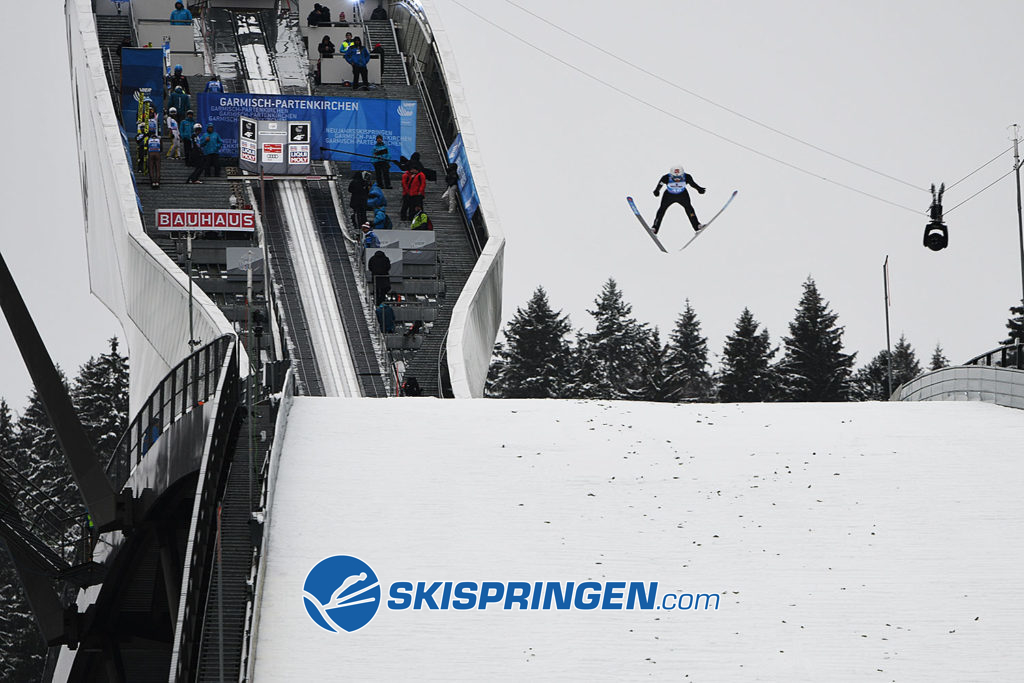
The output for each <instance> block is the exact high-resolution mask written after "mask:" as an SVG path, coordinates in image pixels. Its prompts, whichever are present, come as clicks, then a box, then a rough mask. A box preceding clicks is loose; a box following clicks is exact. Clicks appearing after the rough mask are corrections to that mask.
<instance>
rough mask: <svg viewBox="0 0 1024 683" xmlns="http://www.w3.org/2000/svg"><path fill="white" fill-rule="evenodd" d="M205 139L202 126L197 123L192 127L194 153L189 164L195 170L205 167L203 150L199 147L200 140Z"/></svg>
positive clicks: (189, 158) (188, 161) (189, 159)
mask: <svg viewBox="0 0 1024 683" xmlns="http://www.w3.org/2000/svg"><path fill="white" fill-rule="evenodd" d="M201 137H203V126H202V124H199V123H196V124H193V126H192V151H191V153H190V154H189V156H188V160H187V163H188V165H189V166H192V167H193V168H199V167H201V166H202V165H203V148H202V147H200V146H199V138H201Z"/></svg>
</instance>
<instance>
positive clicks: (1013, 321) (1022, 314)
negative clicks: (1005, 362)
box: [999, 304, 1024, 346]
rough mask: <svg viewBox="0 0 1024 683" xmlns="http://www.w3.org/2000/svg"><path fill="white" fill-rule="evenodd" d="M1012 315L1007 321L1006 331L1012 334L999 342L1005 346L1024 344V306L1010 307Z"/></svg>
mask: <svg viewBox="0 0 1024 683" xmlns="http://www.w3.org/2000/svg"><path fill="white" fill-rule="evenodd" d="M1010 313H1011V317H1010V319H1009V320H1007V321H1006V329H1007V330H1009V331H1010V334H1009V336H1007V337H1006V338H1005V339H1003V340H1002V341H1001V342H999V343H1000V344H1002V345H1003V346H1006V345H1007V344H1018V343H1024V306H1021V305H1020V304H1018V305H1016V306H1010Z"/></svg>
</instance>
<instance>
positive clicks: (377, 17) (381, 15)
mask: <svg viewBox="0 0 1024 683" xmlns="http://www.w3.org/2000/svg"><path fill="white" fill-rule="evenodd" d="M387 18H388V11H387V10H386V9H384V6H383V5H381V4H378V5H377V9H375V10H373V11H372V12H370V20H371V21H381V20H384V21H387Z"/></svg>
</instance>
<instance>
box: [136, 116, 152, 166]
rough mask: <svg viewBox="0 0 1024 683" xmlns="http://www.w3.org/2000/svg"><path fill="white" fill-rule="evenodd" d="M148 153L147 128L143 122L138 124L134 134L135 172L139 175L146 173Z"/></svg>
mask: <svg viewBox="0 0 1024 683" xmlns="http://www.w3.org/2000/svg"><path fill="white" fill-rule="evenodd" d="M148 153H149V127H148V126H147V125H146V124H145V123H144V122H143V123H139V126H138V129H137V130H136V132H135V154H136V159H135V170H136V171H138V172H139V173H145V172H146V158H147V157H146V155H147V154H148Z"/></svg>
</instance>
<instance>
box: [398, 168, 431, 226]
mask: <svg viewBox="0 0 1024 683" xmlns="http://www.w3.org/2000/svg"><path fill="white" fill-rule="evenodd" d="M426 192H427V176H426V175H425V174H424V173H423V171H421V170H420V169H418V168H412V167H410V168H409V169H408V170H406V172H405V173H403V174H402V211H401V213H400V214H399V217H400V218H401V219H402V220H403V221H408V220H412V217H413V216H415V215H416V212H417V210H418V209H419V208H420V207H422V206H423V195H425V194H426Z"/></svg>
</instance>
